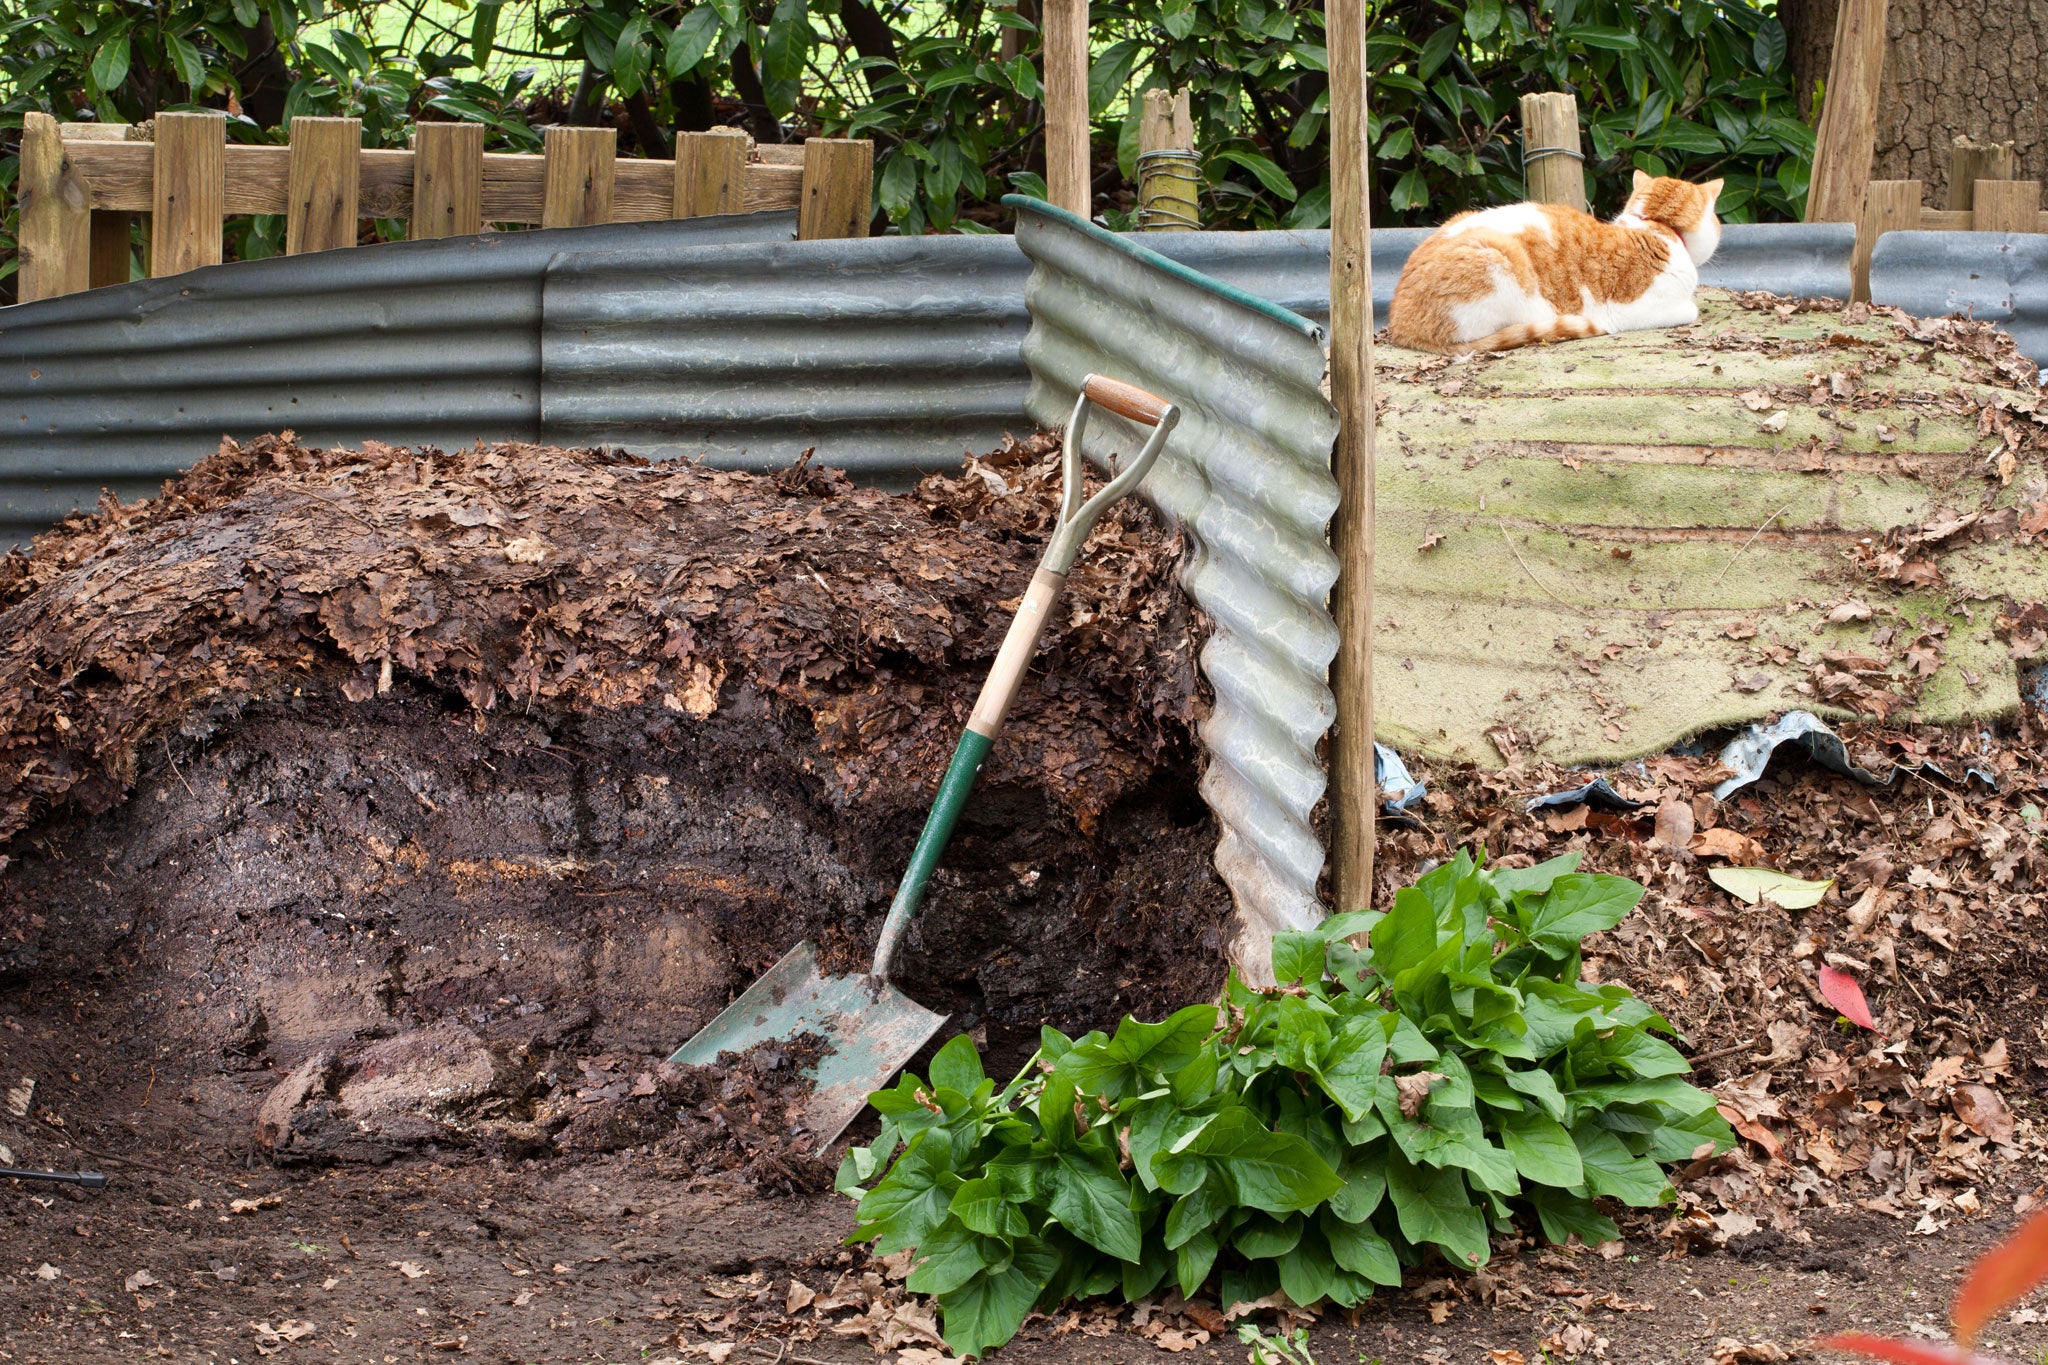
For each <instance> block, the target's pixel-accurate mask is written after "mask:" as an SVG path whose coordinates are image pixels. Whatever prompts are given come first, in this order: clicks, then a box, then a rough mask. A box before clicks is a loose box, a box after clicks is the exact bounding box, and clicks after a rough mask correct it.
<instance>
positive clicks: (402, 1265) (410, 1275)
mask: <svg viewBox="0 0 2048 1365" xmlns="http://www.w3.org/2000/svg"><path fill="white" fill-rule="evenodd" d="M384 1264H385V1265H388V1266H390V1267H391V1268H392V1269H393V1270H395V1271H397V1272H398V1273H399V1274H401V1275H403V1276H405V1278H407V1279H408V1280H417V1279H419V1278H420V1277H421V1276H423V1275H426V1274H429V1273H430V1272H429V1271H428V1270H427V1268H426V1267H425V1266H423V1265H421V1264H420V1263H419V1262H417V1261H386V1262H385V1263H384Z"/></svg>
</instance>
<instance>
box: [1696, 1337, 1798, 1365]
mask: <svg viewBox="0 0 2048 1365" xmlns="http://www.w3.org/2000/svg"><path fill="white" fill-rule="evenodd" d="M1713 1359H1714V1365H1742V1362H1745V1361H1760V1362H1770V1361H1778V1360H1790V1359H1792V1353H1791V1352H1790V1351H1788V1350H1786V1349H1785V1348H1784V1347H1782V1346H1780V1345H1779V1344H1778V1343H1777V1342H1775V1341H1743V1340H1741V1339H1740V1338H1738V1337H1722V1338H1721V1339H1720V1340H1719V1341H1717V1342H1715V1343H1714V1356H1713Z"/></svg>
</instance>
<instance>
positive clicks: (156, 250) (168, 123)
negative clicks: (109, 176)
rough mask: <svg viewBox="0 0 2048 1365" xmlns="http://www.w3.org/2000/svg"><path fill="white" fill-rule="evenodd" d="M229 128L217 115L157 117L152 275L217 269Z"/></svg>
mask: <svg viewBox="0 0 2048 1365" xmlns="http://www.w3.org/2000/svg"><path fill="white" fill-rule="evenodd" d="M227 127H228V121H227V119H226V118H224V117H223V116H221V115H219V114H196V113H194V114H158V115H157V116H156V187H155V190H154V191H153V194H152V199H151V204H152V207H151V210H150V220H151V221H150V252H149V273H150V274H152V275H177V274H181V273H183V272H184V271H187V270H197V269H198V268H199V267H200V266H202V265H219V264H220V256H221V243H220V231H221V214H222V208H221V204H222V198H223V196H224V194H225V191H226V185H227Z"/></svg>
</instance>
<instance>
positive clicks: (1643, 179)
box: [1629, 171, 1650, 194]
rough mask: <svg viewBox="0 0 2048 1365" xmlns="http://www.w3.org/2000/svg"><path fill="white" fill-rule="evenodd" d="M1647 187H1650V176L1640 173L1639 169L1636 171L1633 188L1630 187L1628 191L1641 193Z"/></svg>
mask: <svg viewBox="0 0 2048 1365" xmlns="http://www.w3.org/2000/svg"><path fill="white" fill-rule="evenodd" d="M1649 187H1650V177H1649V176H1647V175H1644V174H1643V173H1642V172H1641V171H1637V172H1636V180H1635V185H1634V187H1633V188H1632V189H1631V190H1630V191H1629V193H1630V194H1641V193H1642V192H1643V191H1644V190H1646V189H1648V188H1649Z"/></svg>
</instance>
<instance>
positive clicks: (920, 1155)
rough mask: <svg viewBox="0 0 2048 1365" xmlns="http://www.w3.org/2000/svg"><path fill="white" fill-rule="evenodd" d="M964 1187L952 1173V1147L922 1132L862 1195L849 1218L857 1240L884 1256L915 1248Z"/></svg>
mask: <svg viewBox="0 0 2048 1365" xmlns="http://www.w3.org/2000/svg"><path fill="white" fill-rule="evenodd" d="M964 1183H965V1182H964V1181H962V1180H961V1179H960V1177H959V1176H957V1175H955V1174H954V1173H953V1149H952V1146H951V1144H950V1143H948V1142H947V1141H946V1138H945V1136H944V1135H943V1134H940V1133H935V1132H930V1133H925V1134H924V1135H922V1136H921V1137H919V1138H918V1139H917V1140H916V1141H915V1142H913V1143H912V1144H911V1146H910V1150H908V1151H907V1152H905V1153H904V1154H903V1155H902V1156H900V1157H898V1158H897V1160H896V1164H895V1165H894V1166H892V1167H890V1168H889V1174H888V1175H886V1176H884V1177H883V1178H882V1180H881V1182H880V1183H879V1184H877V1185H876V1186H875V1187H874V1188H873V1189H872V1190H869V1191H868V1192H867V1193H866V1194H865V1195H863V1196H861V1201H860V1206H859V1208H858V1209H857V1210H856V1212H855V1215H854V1217H855V1219H856V1221H857V1223H858V1225H859V1227H860V1233H861V1236H863V1237H872V1238H873V1239H875V1245H876V1248H877V1249H878V1250H879V1251H881V1252H882V1253H883V1254H885V1255H888V1254H892V1253H894V1252H898V1251H906V1250H908V1249H909V1248H911V1247H914V1246H916V1245H917V1244H918V1243H919V1242H921V1241H923V1240H924V1239H925V1237H926V1235H927V1234H929V1233H930V1232H931V1230H932V1229H933V1228H936V1227H937V1226H938V1225H939V1224H940V1223H942V1222H944V1221H945V1219H946V1215H947V1214H948V1213H949V1212H950V1211H951V1207H952V1202H953V1192H954V1191H955V1190H957V1189H959V1188H960V1186H961V1185H962V1184H964Z"/></svg>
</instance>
